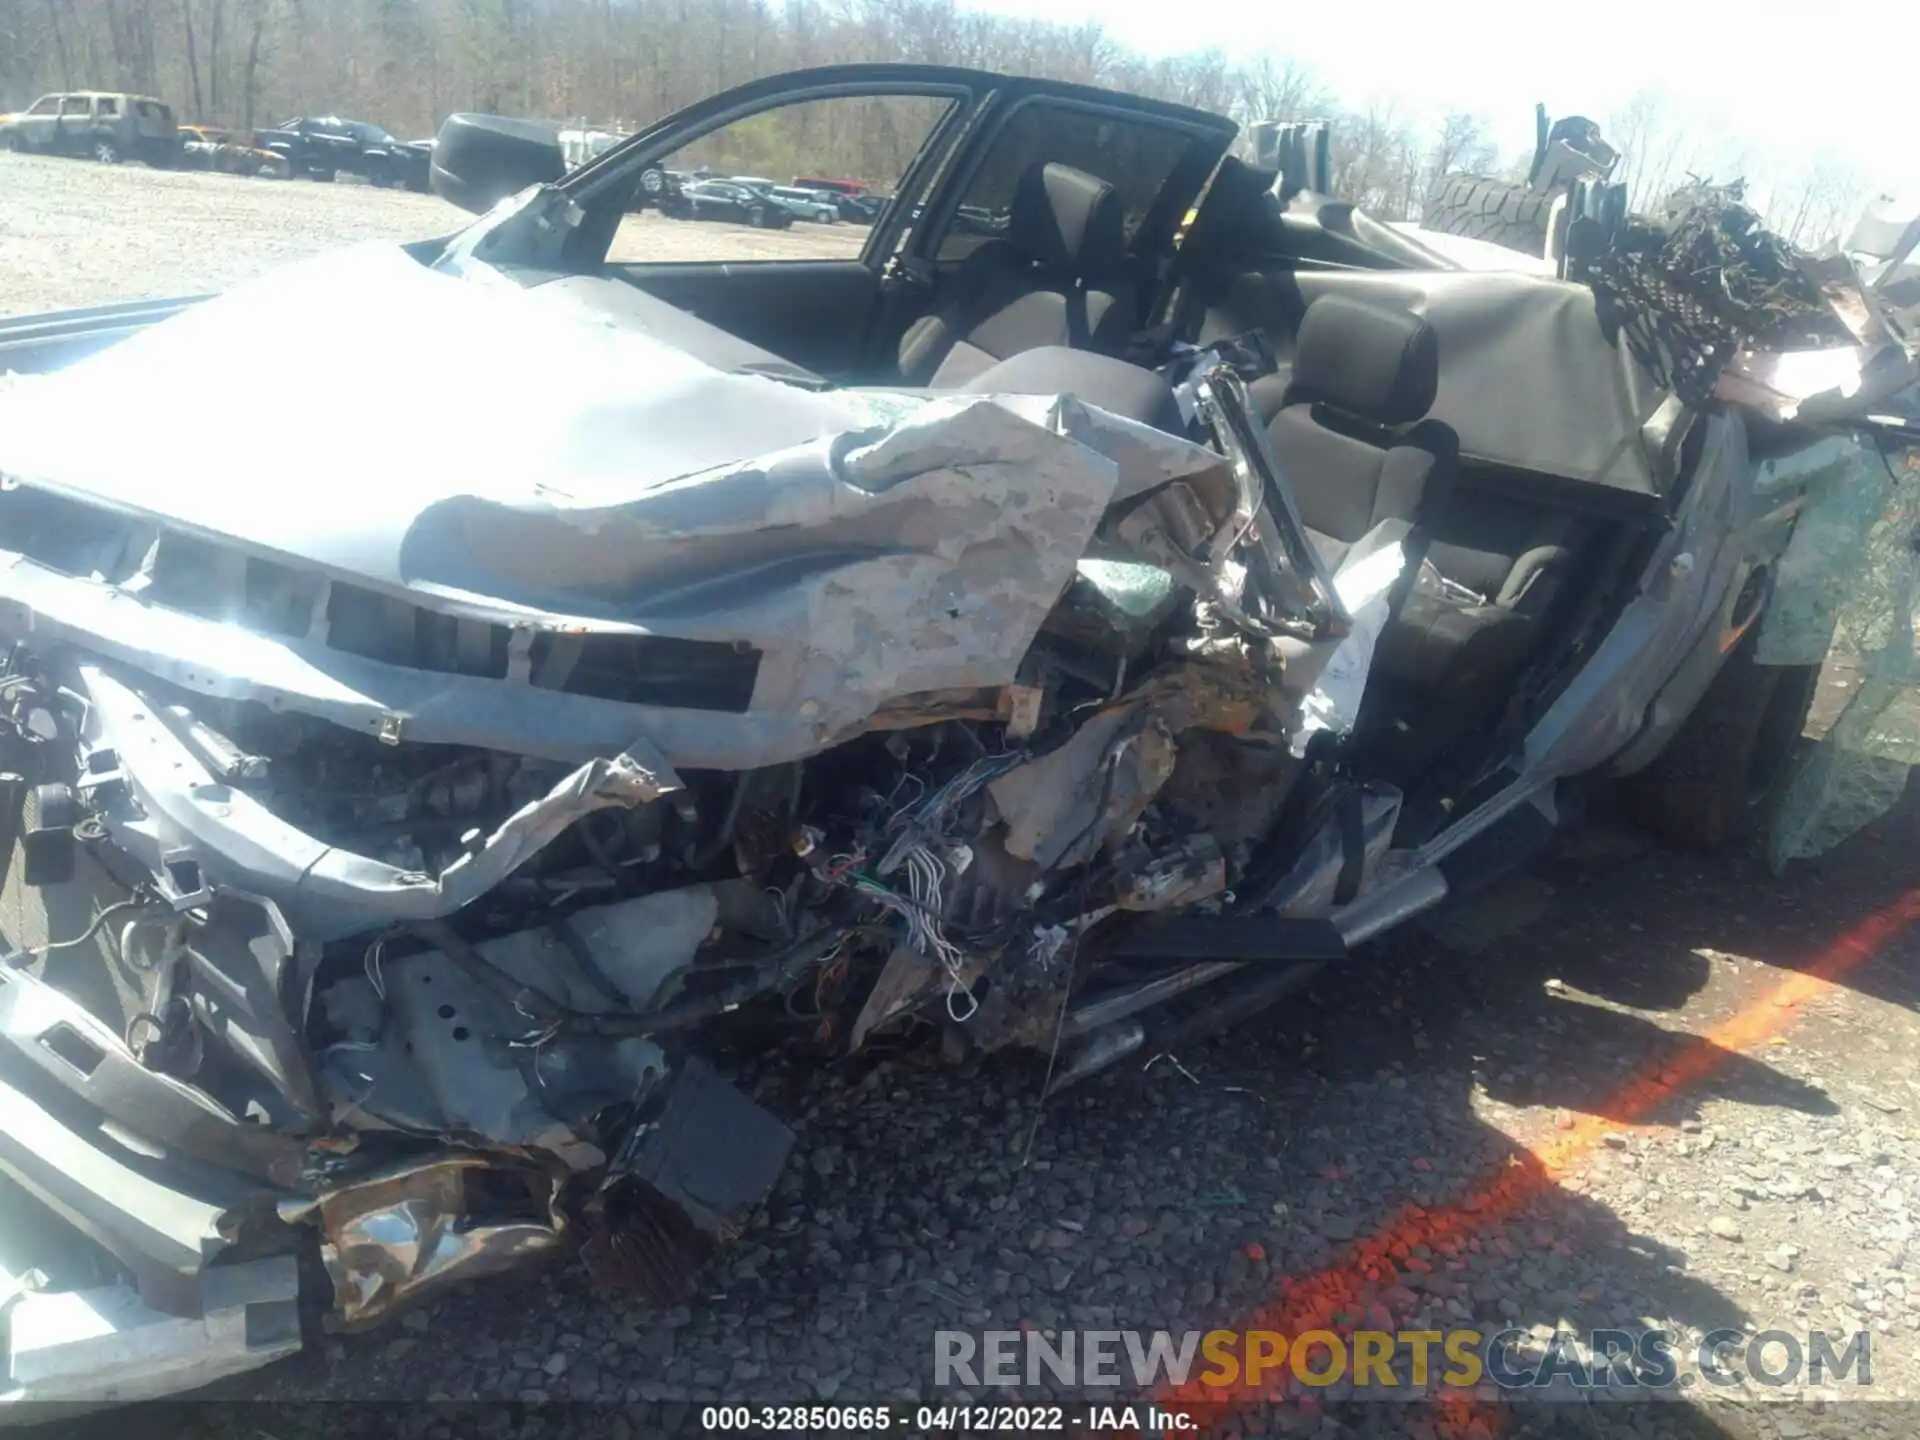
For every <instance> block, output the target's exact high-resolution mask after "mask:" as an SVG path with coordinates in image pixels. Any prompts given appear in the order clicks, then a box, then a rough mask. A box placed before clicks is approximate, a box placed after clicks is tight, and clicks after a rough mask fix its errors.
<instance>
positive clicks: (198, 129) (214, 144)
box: [180, 125, 287, 175]
mask: <svg viewBox="0 0 1920 1440" xmlns="http://www.w3.org/2000/svg"><path fill="white" fill-rule="evenodd" d="M180 137H181V140H182V142H183V143H182V145H181V147H180V148H181V161H182V163H183V164H185V165H186V166H188V167H189V168H190V169H195V170H218V171H221V172H222V173H224V174H228V175H261V174H271V175H284V174H285V173H286V168H287V167H286V157H285V156H283V155H281V154H279V153H278V152H276V151H273V150H263V149H261V148H259V147H258V146H256V145H250V144H248V143H246V141H245V140H243V139H242V138H241V137H240V136H237V135H235V134H234V133H233V132H232V131H231V130H222V129H220V128H219V127H217V126H214V125H182V126H181V127H180Z"/></svg>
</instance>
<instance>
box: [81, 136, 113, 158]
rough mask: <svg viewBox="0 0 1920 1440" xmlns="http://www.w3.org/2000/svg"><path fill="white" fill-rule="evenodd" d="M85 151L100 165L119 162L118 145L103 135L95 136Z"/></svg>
mask: <svg viewBox="0 0 1920 1440" xmlns="http://www.w3.org/2000/svg"><path fill="white" fill-rule="evenodd" d="M87 153H88V154H89V155H91V156H93V158H94V159H96V160H98V161H99V162H100V163H101V164H102V165H118V164H119V163H120V147H119V146H118V145H116V144H114V142H113V141H111V140H109V139H108V138H107V137H106V136H104V135H100V136H96V137H95V139H94V142H93V144H92V145H91V146H90V147H88V150H87Z"/></svg>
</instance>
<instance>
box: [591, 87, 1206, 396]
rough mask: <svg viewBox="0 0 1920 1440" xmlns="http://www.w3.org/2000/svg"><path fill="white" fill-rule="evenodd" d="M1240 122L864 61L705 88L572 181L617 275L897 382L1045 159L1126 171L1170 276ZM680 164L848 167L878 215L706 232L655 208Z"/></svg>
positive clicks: (827, 367)
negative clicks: (932, 319) (1188, 221)
mask: <svg viewBox="0 0 1920 1440" xmlns="http://www.w3.org/2000/svg"><path fill="white" fill-rule="evenodd" d="M1235 128H1236V127H1235V126H1234V124H1233V122H1232V121H1230V120H1227V119H1224V118H1223V117H1220V116H1217V115H1210V114H1207V113H1205V112H1202V111H1197V110H1191V109H1187V108H1185V107H1182V106H1175V105H1168V104H1163V103H1161V102H1157V101H1153V100H1148V99H1146V98H1144V97H1141V96H1134V95H1123V94H1118V93H1114V92H1107V91H1096V90H1089V89H1086V88H1084V87H1080V86H1074V85H1065V84H1060V83H1057V82H1053V81H1045V80H1030V79H1024V78H1015V77H1010V76H1005V75H995V74H990V73H988V72H985V71H979V70H962V69H955V68H951V67H946V66H931V65H924V66H923V65H845V66H836V67H831V68H828V69H821V70H806V71H800V72H797V73H794V74H789V75H777V76H774V77H772V78H771V79H767V80H762V81H757V82H755V83H753V84H750V85H745V86H741V87H740V88H739V89H736V90H731V91H728V92H727V93H725V94H722V95H717V96H715V97H713V98H712V99H710V100H706V101H703V102H701V103H700V104H698V105H695V106H692V107H690V108H689V109H686V110H683V111H681V112H680V113H679V114H677V115H672V116H669V117H668V118H667V119H665V120H662V121H660V122H658V123H657V124H655V125H654V126H652V127H651V128H650V129H648V130H645V131H643V132H641V133H640V134H639V135H637V136H635V137H634V138H633V139H632V140H630V141H628V142H627V143H626V144H624V145H621V146H619V147H617V148H616V149H614V150H612V151H610V152H608V153H607V154H606V155H604V156H602V157H601V158H600V159H598V160H596V161H593V162H590V163H589V164H587V165H585V166H583V167H581V168H580V169H579V170H577V171H575V172H574V173H573V174H572V175H570V176H568V177H567V179H566V180H564V181H562V182H561V189H562V190H563V191H565V192H567V193H568V194H569V195H570V196H571V197H572V198H574V199H575V200H577V201H578V202H579V203H580V204H581V206H582V208H583V209H584V210H585V211H586V213H587V216H588V219H587V220H586V222H585V224H584V225H583V227H582V229H583V231H586V232H589V233H590V234H591V240H590V241H588V242H587V243H586V244H585V245H583V246H582V247H581V249H582V251H583V252H584V253H587V254H600V255H604V257H605V263H604V266H603V273H605V274H609V275H612V276H615V277H617V278H619V279H622V280H625V281H626V282H627V283H629V284H631V285H634V286H635V287H637V288H639V289H641V290H645V291H647V292H648V293H649V294H651V295H654V296H656V297H657V298H659V299H661V300H664V301H666V302H667V303H668V304H671V305H674V306H677V307H679V308H680V309H682V310H686V311H690V312H692V313H693V314H694V315H696V316H698V317H699V318H700V319H702V320H705V321H707V322H708V323H709V324H712V325H715V326H718V327H719V328H720V329H722V330H725V331H728V332H729V333H731V334H733V335H735V336H738V337H740V338H741V339H744V340H748V341H751V342H752V343H754V344H755V345H758V346H760V347H762V348H764V349H766V350H769V351H772V352H773V353H774V354H776V355H779V356H783V357H785V358H786V359H788V360H791V361H793V362H795V363H797V364H800V365H803V366H805V367H807V368H808V369H810V370H812V371H814V372H815V373H817V374H819V375H821V376H824V377H825V378H827V379H828V380H831V381H838V382H851V383H889V382H894V381H897V379H898V368H897V364H898V361H897V356H898V342H899V339H900V336H901V334H902V332H903V331H904V330H905V328H906V327H907V326H908V325H909V324H910V323H912V321H913V320H914V319H916V318H917V317H918V316H920V315H922V314H924V313H926V312H927V311H928V310H929V309H931V308H933V307H934V306H936V305H938V304H940V303H941V302H942V301H943V299H944V298H945V292H946V288H947V282H948V281H949V279H950V275H951V273H952V272H953V271H955V270H956V269H957V268H959V267H960V266H961V264H962V262H963V261H964V260H965V258H966V256H967V255H968V254H969V253H970V252H971V251H972V250H973V249H975V248H977V246H978V245H979V243H980V242H981V240H982V238H992V236H993V235H994V234H997V233H998V227H999V225H1000V223H1001V222H1002V221H1003V220H1004V214H1003V213H1002V212H1004V210H1005V205H1006V192H1008V191H1010V189H1011V186H1012V184H1013V181H1014V179H1016V178H1017V176H1018V174H1019V173H1020V172H1021V171H1022V170H1024V169H1025V168H1026V167H1029V166H1031V165H1033V164H1037V163H1045V162H1049V161H1061V162H1064V163H1068V164H1072V165H1075V166H1076V167H1078V168H1082V169H1085V170H1088V171H1090V172H1091V173H1094V174H1096V175H1097V176H1099V178H1102V179H1104V180H1107V181H1108V182H1109V183H1111V184H1113V185H1114V186H1115V187H1116V188H1117V189H1118V190H1119V192H1120V194H1121V197H1122V199H1123V201H1124V202H1125V205H1126V208H1127V211H1128V240H1129V247H1130V249H1131V250H1132V251H1133V252H1134V254H1135V255H1136V256H1137V258H1138V263H1139V266H1140V267H1141V271H1142V274H1143V275H1145V276H1151V275H1152V274H1153V273H1154V272H1155V271H1156V270H1157V269H1158V267H1160V266H1161V265H1162V264H1164V258H1165V255H1166V253H1167V252H1168V250H1169V249H1170V248H1171V246H1172V242H1173V235H1174V230H1175V226H1176V224H1177V222H1178V221H1179V219H1180V217H1181V216H1182V215H1183V214H1184V213H1185V211H1186V209H1187V207H1188V206H1189V205H1190V204H1191V203H1192V201H1193V199H1194V197H1195V196H1196V195H1197V194H1198V193H1199V190H1200V188H1201V186H1202V184H1204V182H1205V180H1206V178H1207V175H1208V174H1209V173H1210V172H1211V171H1212V169H1213V167H1214V165H1215V164H1216V163H1217V162H1218V160H1219V158H1220V156H1221V154H1222V153H1224V151H1225V150H1226V147H1227V145H1228V144H1229V143H1230V142H1231V140H1232V138H1233V135H1234V133H1235ZM662 170H664V171H668V172H677V173H680V174H699V175H703V176H710V177H711V178H712V179H714V180H720V181H723V180H725V179H727V178H728V177H730V176H736V175H751V176H760V177H765V178H768V179H771V180H772V181H773V182H774V183H775V184H791V183H794V181H795V180H796V179H798V178H801V177H806V176H817V175H831V176H836V177H841V178H842V179H843V181H845V182H852V183H857V184H858V185H860V186H862V187H864V189H865V190H866V192H867V193H868V194H870V195H872V196H874V197H876V199H878V200H879V201H880V202H881V203H880V205H879V206H878V213H877V214H876V215H874V216H873V217H872V219H871V222H870V223H862V222H860V221H854V220H846V221H838V222H834V223H827V222H821V221H813V220H801V219H797V218H796V219H795V221H794V223H793V224H792V225H791V226H790V227H786V228H755V227H752V226H750V225H748V224H746V223H744V222H742V221H735V220H733V219H732V218H731V217H729V218H728V219H727V220H725V221H703V222H702V223H700V224H698V225H694V224H692V223H690V222H689V221H688V220H685V219H679V218H673V217H670V216H669V215H667V214H665V213H663V212H662V211H661V209H660V208H659V207H658V205H655V204H650V203H649V201H648V196H647V193H646V191H645V189H644V187H642V186H641V184H640V181H641V178H642V177H643V175H645V174H647V172H648V171H652V172H654V175H655V185H656V188H657V187H658V184H659V180H658V175H659V172H660V171H662ZM983 206H984V207H986V208H985V210H983V209H982V207H983ZM988 211H992V212H994V213H992V214H988V213H987V212H988ZM983 215H986V219H985V220H983V219H982V218H981V217H982V216H983ZM983 226H984V229H983ZM583 238H584V237H583ZM601 245H604V247H605V248H604V249H599V250H595V249H594V248H592V247H595V246H601Z"/></svg>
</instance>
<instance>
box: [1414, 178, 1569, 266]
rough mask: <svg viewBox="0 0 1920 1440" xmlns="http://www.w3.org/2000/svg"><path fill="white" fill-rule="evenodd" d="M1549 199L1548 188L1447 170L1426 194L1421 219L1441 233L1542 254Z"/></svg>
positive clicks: (1426, 225) (1545, 239) (1532, 253)
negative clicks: (1535, 187)
mask: <svg viewBox="0 0 1920 1440" xmlns="http://www.w3.org/2000/svg"><path fill="white" fill-rule="evenodd" d="M1553 199H1554V196H1553V192H1551V191H1541V190H1533V189H1529V188H1528V187H1527V186H1525V185H1516V184H1514V183H1513V182H1512V181H1509V180H1495V179H1494V178H1492V177H1491V176H1488V175H1445V176H1442V177H1441V178H1440V180H1439V182H1438V183H1437V184H1435V186H1434V187H1433V191H1432V193H1431V194H1430V195H1428V197H1427V208H1426V215H1425V218H1424V219H1422V221H1421V222H1420V223H1421V224H1422V225H1423V226H1425V227H1426V228H1427V229H1429V230H1437V231H1439V232H1440V233H1441V234H1442V235H1462V236H1465V237H1466V238H1467V239H1469V240H1490V241H1492V242H1493V243H1494V244H1495V245H1504V246H1505V247H1506V248H1507V249H1509V250H1518V251H1521V252H1522V253H1523V254H1527V255H1544V254H1545V253H1546V249H1547V215H1548V212H1549V211H1551V210H1552V208H1553Z"/></svg>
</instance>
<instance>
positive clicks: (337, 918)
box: [79, 665, 680, 937]
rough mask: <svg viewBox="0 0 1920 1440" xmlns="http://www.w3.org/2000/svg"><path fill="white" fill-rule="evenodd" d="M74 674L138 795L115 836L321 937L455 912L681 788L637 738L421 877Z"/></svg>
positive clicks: (115, 824) (91, 677)
mask: <svg viewBox="0 0 1920 1440" xmlns="http://www.w3.org/2000/svg"><path fill="white" fill-rule="evenodd" d="M79 673H80V676H81V678H82V680H83V681H84V683H85V685H86V693H87V694H88V695H89V696H90V697H91V700H92V704H91V706H90V708H89V715H88V721H89V724H90V726H91V727H92V736H91V738H92V739H93V740H94V742H95V743H96V744H98V745H99V746H101V747H102V748H104V749H108V750H110V751H111V752H112V753H113V754H114V755H115V756H117V758H118V760H119V764H120V767H121V770H122V772H123V774H124V775H125V777H126V780H127V782H128V784H129V785H130V786H131V788H132V790H133V792H134V795H135V796H136V797H137V802H138V803H137V804H128V803H127V802H126V801H125V800H124V799H123V800H122V801H121V803H120V805H119V806H117V807H113V808H109V810H108V827H109V829H110V830H111V831H112V832H113V834H114V837H115V839H116V841H118V842H119V843H120V844H121V845H122V846H124V847H125V848H126V849H127V850H128V851H129V853H131V854H135V855H143V856H149V855H150V856H151V857H152V860H153V861H154V862H155V863H156V864H157V863H158V861H159V860H160V857H161V856H162V855H168V856H178V855H180V854H182V853H185V854H188V855H191V856H193V857H194V858H195V859H196V860H197V861H198V863H199V864H200V865H201V866H202V868H203V871H204V872H205V873H207V874H209V875H211V876H213V877H215V878H218V879H221V880H224V881H226V882H227V883H229V884H233V885H236V886H238V887H239V888H242V889H246V890H250V891H258V890H264V891H265V892H266V893H267V894H268V895H270V896H271V897H272V898H274V899H276V900H278V901H280V902H281V903H282V904H283V906H285V907H286V908H287V910H288V911H289V914H290V916H292V915H297V916H299V917H300V919H301V921H303V922H304V923H305V925H306V927H307V928H308V930H309V931H310V932H311V933H313V934H314V935H316V936H320V937H331V936H333V935H344V934H351V933H353V932H354V931H356V930H360V929H365V928H366V927H367V926H368V925H369V924H372V923H378V922H379V921H380V920H381V919H382V918H386V919H392V920H421V919H429V918H433V917H436V916H440V915H446V914H450V913H451V912H453V911H455V910H457V909H459V908H460V907H461V906H463V905H465V904H467V903H468V902H469V901H471V900H473V899H474V898H476V897H477V896H479V895H482V894H485V893H486V892H487V891H488V890H491V889H492V888H493V887H494V886H496V885H498V884H499V883H500V882H501V880H503V879H504V878H505V877H506V876H508V875H510V874H512V873H513V871H515V870H516V869H518V868H519V867H520V866H521V865H522V864H524V863H525V862H526V861H527V860H528V859H529V858H530V857H531V856H533V855H534V854H536V853H537V852H538V851H540V850H541V849H543V848H544V847H545V846H546V845H547V844H548V843H549V842H551V841H552V840H553V838H554V837H555V836H557V835H559V834H560V833H561V832H562V831H564V830H566V829H567V828H568V827H570V826H571V825H573V824H574V823H575V822H576V821H578V820H579V819H580V818H581V817H582V816H585V815H589V814H592V813H593V812H594V811H596V810H601V809H606V808H608V807H612V806H622V807H628V808H631V807H633V806H635V805H640V804H644V803H646V802H647V801H650V800H654V799H657V798H659V797H660V796H661V795H663V794H667V793H669V792H671V791H674V790H677V789H679V788H680V781H679V777H677V776H676V775H675V774H674V773H673V771H672V769H671V768H670V767H668V766H667V764H666V763H665V762H664V761H663V760H661V759H660V757H659V756H658V755H657V754H654V753H652V751H651V749H650V747H648V746H647V745H646V742H644V741H641V742H639V743H638V746H637V748H636V747H635V746H632V745H630V746H629V747H628V748H627V749H626V750H625V751H623V752H622V753H620V754H618V755H614V756H611V757H608V758H606V759H600V760H590V761H588V762H587V763H586V764H585V765H582V766H581V767H580V768H579V769H577V770H575V771H574V772H573V773H572V774H570V775H567V776H566V777H565V778H563V779H562V780H561V781H560V782H559V783H558V784H557V785H555V786H554V788H553V790H552V791H551V792H550V793H548V794H547V795H545V796H543V797H542V798H540V799H538V800H535V801H533V802H532V803H530V804H528V805H527V806H525V807H524V808H522V809H521V810H519V811H518V812H516V813H515V814H513V815H511V816H509V817H508V818H507V819H506V820H505V821H504V822H503V823H502V824H501V825H500V826H499V828H498V829H496V830H495V831H494V832H493V833H492V834H491V835H488V836H486V837H485V838H484V839H479V840H478V842H477V843H476V844H475V845H474V846H473V847H472V848H471V849H469V850H468V851H467V852H466V853H465V854H464V855H462V856H461V858H460V859H458V860H456V861H454V862H453V863H452V864H451V865H449V866H448V867H447V868H446V869H445V870H443V871H442V872H441V873H440V874H439V875H425V874H421V873H419V872H417V871H408V870H402V869H399V868H397V867H395V866H392V865H388V864H385V863H384V862H382V861H379V860H375V859H373V858H371V857H369V856H365V855H356V854H353V853H352V852H350V851H346V850H342V849H340V848H339V847H337V846H333V845H329V844H327V843H326V842H324V841H322V840H319V839H317V838H315V837H314V836H311V835H308V834H306V833H304V832H303V831H301V830H299V829H297V828H296V827H295V826H292V825H289V824H287V823H286V822H285V821H283V820H281V819H279V818H278V817H277V816H275V815H274V814H273V813H272V812H271V811H270V810H268V809H267V808H266V806H264V805H263V804H261V803H260V802H259V801H258V800H255V799H254V798H253V797H252V796H250V795H248V794H247V793H246V792H245V791H243V790H240V789H237V788H235V787H233V786H230V785H223V784H220V783H218V782H217V781H216V780H215V779H214V777H213V775H212V774H211V773H210V772H209V771H208V770H207V768H206V766H205V765H204V764H202V763H201V761H200V759H199V757H198V756H197V755H195V754H194V752H193V750H192V749H191V748H190V747H189V746H188V745H187V744H186V743H185V742H184V741H182V740H181V739H180V737H179V736H178V735H176V734H175V733H174V732H173V730H172V729H171V728H170V727H168V726H167V725H166V724H164V723H163V722H162V721H161V720H160V719H159V718H158V715H157V714H156V707H155V706H154V705H152V704H151V703H150V702H149V701H147V700H146V699H145V698H143V697H142V696H141V695H140V694H139V692H137V691H135V690H133V689H132V688H131V687H129V686H128V685H126V684H124V683H122V682H121V681H120V680H119V679H117V678H116V677H114V676H112V675H110V674H108V673H107V672H106V671H105V670H104V669H102V668H100V667H99V666H96V665H81V666H80V667H79Z"/></svg>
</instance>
